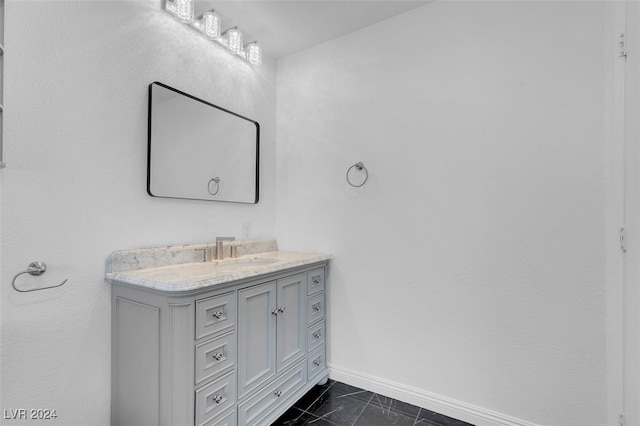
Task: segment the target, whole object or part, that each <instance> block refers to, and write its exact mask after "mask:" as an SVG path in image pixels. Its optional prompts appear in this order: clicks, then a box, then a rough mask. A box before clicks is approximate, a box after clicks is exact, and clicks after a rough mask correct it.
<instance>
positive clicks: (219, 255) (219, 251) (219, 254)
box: [216, 237, 236, 260]
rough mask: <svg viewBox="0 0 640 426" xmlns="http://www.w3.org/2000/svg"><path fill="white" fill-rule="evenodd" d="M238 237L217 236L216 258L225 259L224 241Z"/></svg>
mask: <svg viewBox="0 0 640 426" xmlns="http://www.w3.org/2000/svg"><path fill="white" fill-rule="evenodd" d="M235 239H236V237H216V259H217V260H222V259H224V248H223V246H222V242H223V241H234V240H235Z"/></svg>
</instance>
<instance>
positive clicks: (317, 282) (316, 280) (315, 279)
mask: <svg viewBox="0 0 640 426" xmlns="http://www.w3.org/2000/svg"><path fill="white" fill-rule="evenodd" d="M312 280H313V283H314V284H320V276H315V277H313V278H312Z"/></svg>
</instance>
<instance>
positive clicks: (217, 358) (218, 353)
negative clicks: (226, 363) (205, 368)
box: [213, 352, 223, 361]
mask: <svg viewBox="0 0 640 426" xmlns="http://www.w3.org/2000/svg"><path fill="white" fill-rule="evenodd" d="M222 357H223V355H222V354H221V353H220V352H216V353H215V354H213V358H214V359H215V360H216V361H220V360H221V359H222Z"/></svg>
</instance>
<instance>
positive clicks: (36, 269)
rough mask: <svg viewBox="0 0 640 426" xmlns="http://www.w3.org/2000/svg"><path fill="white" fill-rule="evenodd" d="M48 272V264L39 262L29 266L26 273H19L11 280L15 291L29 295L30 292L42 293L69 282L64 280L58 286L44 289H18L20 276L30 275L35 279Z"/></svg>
mask: <svg viewBox="0 0 640 426" xmlns="http://www.w3.org/2000/svg"><path fill="white" fill-rule="evenodd" d="M46 271H47V264H46V263H44V262H39V261H35V262H31V263H30V264H29V266H28V267H27V270H26V271H22V272H18V273H17V274H15V275H14V277H13V279H12V280H11V286H12V287H13V289H14V290H15V291H19V292H20V293H29V292H30V291H40V290H46V289H48V288H56V287H60V286H61V285H63V284H64V283H66V282H67V281H69V280H64V281H62V282H61V283H60V284H58V285H52V286H49V287H42V288H34V289H32V290H20V289H19V288H18V287H16V278H18V277H19V276H20V275H22V274H29V275H33V276H34V277H36V276H39V275H42V274H44V273H45V272H46Z"/></svg>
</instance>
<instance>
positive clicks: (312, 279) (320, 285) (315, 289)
mask: <svg viewBox="0 0 640 426" xmlns="http://www.w3.org/2000/svg"><path fill="white" fill-rule="evenodd" d="M321 291H324V268H318V269H314V270H313V271H309V272H307V296H312V295H314V294H317V293H320V292H321Z"/></svg>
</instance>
